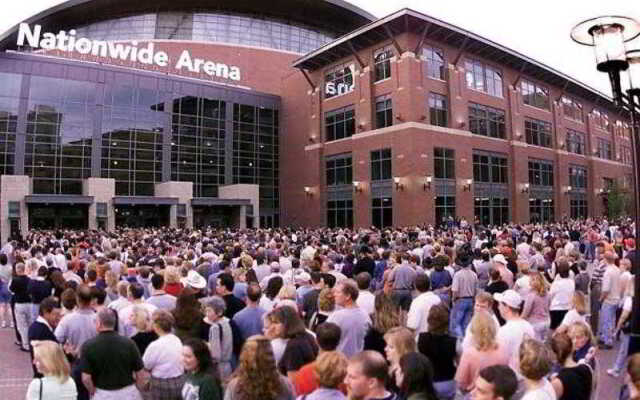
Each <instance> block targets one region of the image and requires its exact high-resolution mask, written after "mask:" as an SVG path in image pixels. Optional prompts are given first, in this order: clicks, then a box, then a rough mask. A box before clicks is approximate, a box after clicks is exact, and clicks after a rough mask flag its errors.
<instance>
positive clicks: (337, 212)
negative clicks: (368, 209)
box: [327, 200, 353, 228]
mask: <svg viewBox="0 0 640 400" xmlns="http://www.w3.org/2000/svg"><path fill="white" fill-rule="evenodd" d="M327 226H328V227H329V228H351V227H352V226H353V200H329V201H328V202H327Z"/></svg>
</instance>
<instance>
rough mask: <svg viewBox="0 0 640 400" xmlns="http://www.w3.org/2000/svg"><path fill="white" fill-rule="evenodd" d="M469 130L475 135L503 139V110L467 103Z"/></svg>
mask: <svg viewBox="0 0 640 400" xmlns="http://www.w3.org/2000/svg"><path fill="white" fill-rule="evenodd" d="M469 130H470V131H471V133H474V134H476V135H482V136H489V137H494V138H500V139H504V137H505V124H504V111H503V110H499V109H497V108H493V107H489V106H483V105H481V104H475V103H469Z"/></svg>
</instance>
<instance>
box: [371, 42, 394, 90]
mask: <svg viewBox="0 0 640 400" xmlns="http://www.w3.org/2000/svg"><path fill="white" fill-rule="evenodd" d="M385 55H386V56H385ZM380 56H384V57H382V58H380V59H378V57H380ZM394 56H395V54H394V52H393V47H391V46H390V45H387V46H384V47H380V48H378V49H376V50H375V51H374V52H373V83H378V82H382V81H384V80H386V79H389V78H391V75H392V72H391V59H392V58H393V57H394ZM380 66H382V70H380V69H379V67H380ZM380 71H382V76H378V73H379V72H380Z"/></svg>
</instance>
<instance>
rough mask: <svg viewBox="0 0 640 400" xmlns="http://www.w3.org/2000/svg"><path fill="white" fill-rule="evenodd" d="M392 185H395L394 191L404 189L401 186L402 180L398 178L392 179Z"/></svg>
mask: <svg viewBox="0 0 640 400" xmlns="http://www.w3.org/2000/svg"><path fill="white" fill-rule="evenodd" d="M393 183H395V184H396V190H402V189H404V186H403V185H402V180H401V179H400V177H399V176H394V177H393Z"/></svg>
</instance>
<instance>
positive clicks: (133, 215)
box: [116, 204, 171, 228]
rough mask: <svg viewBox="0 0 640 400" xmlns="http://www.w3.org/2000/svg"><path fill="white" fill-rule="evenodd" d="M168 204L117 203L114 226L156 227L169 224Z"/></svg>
mask: <svg viewBox="0 0 640 400" xmlns="http://www.w3.org/2000/svg"><path fill="white" fill-rule="evenodd" d="M170 207H171V206H168V205H146V204H145V205H139V204H138V205H118V206H117V207H116V226H117V227H129V228H156V227H161V226H169V213H170Z"/></svg>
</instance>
